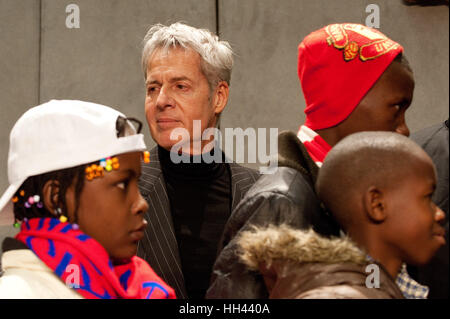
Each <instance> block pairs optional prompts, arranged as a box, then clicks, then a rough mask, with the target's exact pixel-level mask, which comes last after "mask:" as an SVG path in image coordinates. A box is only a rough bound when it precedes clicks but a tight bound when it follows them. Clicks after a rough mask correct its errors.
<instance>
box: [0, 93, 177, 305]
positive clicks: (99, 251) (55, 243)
mask: <svg viewBox="0 0 450 319" xmlns="http://www.w3.org/2000/svg"><path fill="white" fill-rule="evenodd" d="M132 121H137V120H135V119H132V118H126V117H125V115H123V114H122V113H120V112H118V111H116V110H114V109H112V108H110V107H107V106H104V105H99V104H94V103H88V102H83V101H69V100H64V101H56V100H52V101H50V102H48V103H44V104H42V105H39V106H36V107H34V108H31V109H29V110H28V111H27V112H25V113H24V114H23V115H22V116H21V118H20V119H19V120H18V121H17V122H16V124H15V125H14V127H13V129H12V131H11V135H10V150H9V157H8V177H9V182H10V186H9V187H8V189H7V190H6V192H5V193H4V194H3V196H2V197H1V199H0V214H8V213H9V214H12V213H14V218H15V223H14V226H15V227H20V232H19V233H18V234H17V236H16V237H15V239H13V238H6V239H5V240H4V242H3V252H4V253H3V256H2V268H3V273H2V275H1V277H0V298H144V299H149V298H152V299H154V298H175V294H174V291H173V289H172V288H171V287H169V286H167V285H166V284H165V283H164V282H163V281H162V279H161V278H159V277H158V276H157V275H156V274H155V272H154V271H153V270H152V268H151V267H150V266H149V265H148V264H147V263H146V262H145V261H144V260H142V259H140V258H139V257H137V256H136V251H137V245H138V241H139V240H140V239H141V238H142V237H143V234H144V232H143V230H144V228H145V227H146V225H147V222H146V221H145V220H144V217H143V216H144V213H145V212H146V210H147V208H148V205H147V203H146V201H145V200H144V199H143V197H142V196H141V194H140V193H139V189H138V179H139V176H140V174H141V160H142V158H144V159H145V160H148V152H144V151H145V149H146V146H145V143H144V139H143V135H142V134H139V133H140V127H141V125H140V122H139V121H137V122H139V123H138V124H139V128H138V129H136V128H135V127H134V125H133V124H132ZM144 154H145V155H144ZM20 223H21V225H20Z"/></svg>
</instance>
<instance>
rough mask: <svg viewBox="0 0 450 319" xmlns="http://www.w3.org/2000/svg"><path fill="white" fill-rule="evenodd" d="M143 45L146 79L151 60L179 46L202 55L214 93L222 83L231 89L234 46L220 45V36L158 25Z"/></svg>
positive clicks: (180, 25)
mask: <svg viewBox="0 0 450 319" xmlns="http://www.w3.org/2000/svg"><path fill="white" fill-rule="evenodd" d="M143 43H144V48H143V50H142V69H143V71H144V78H145V79H147V72H146V71H147V64H148V60H149V58H150V57H151V56H152V54H153V53H154V52H155V51H156V50H157V49H162V50H165V51H168V50H170V49H171V48H174V47H177V46H179V47H182V48H185V49H187V48H190V49H192V50H194V51H195V52H197V53H198V54H199V55H200V57H201V62H200V67H201V70H202V72H203V74H204V75H205V77H206V79H207V80H208V84H209V87H210V90H211V91H212V90H213V89H214V88H215V87H216V85H217V84H218V83H219V82H221V81H226V82H227V83H228V85H230V79H231V69H232V67H233V51H232V50H231V47H230V44H229V43H228V42H226V41H220V40H219V37H218V36H216V35H214V34H213V33H211V32H210V31H208V30H206V29H197V28H194V27H191V26H188V25H186V24H183V23H180V22H177V23H174V24H171V25H170V26H165V25H162V24H156V25H154V26H152V27H151V28H150V29H149V30H148V32H147V34H146V35H145V37H144V41H143Z"/></svg>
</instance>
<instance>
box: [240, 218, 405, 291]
mask: <svg viewBox="0 0 450 319" xmlns="http://www.w3.org/2000/svg"><path fill="white" fill-rule="evenodd" d="M239 245H240V247H241V251H240V258H241V260H242V261H243V263H244V264H246V265H247V267H248V268H249V271H257V272H259V273H260V274H262V276H263V278H264V282H265V284H266V287H267V289H268V291H269V298H283V299H285V298H286V299H344V298H345V299H367V298H369V299H379V298H381V299H397V298H398V299H402V298H403V295H402V293H401V291H400V290H399V288H398V287H397V285H396V284H395V281H394V280H393V279H392V277H391V276H390V275H389V274H388V273H387V272H386V270H385V269H384V268H383V266H381V265H379V264H375V265H377V266H378V269H379V283H380V284H379V288H369V287H368V286H367V285H366V281H368V276H369V275H370V274H372V273H373V271H370V270H368V271H367V272H366V267H367V266H368V265H369V264H370V262H368V261H367V260H366V254H365V253H364V252H363V251H361V250H360V249H359V248H358V247H357V246H356V245H355V244H354V243H353V242H352V241H351V240H350V239H349V238H333V239H329V238H325V237H321V236H319V235H318V234H317V233H315V232H314V231H313V230H309V231H303V230H298V229H293V228H290V227H288V226H286V225H283V226H271V227H269V228H264V229H263V228H255V229H254V230H253V231H247V232H244V233H243V234H242V235H241V237H240V238H239ZM372 264H373V263H372ZM369 283H373V281H371V280H370V279H369ZM369 286H370V285H369Z"/></svg>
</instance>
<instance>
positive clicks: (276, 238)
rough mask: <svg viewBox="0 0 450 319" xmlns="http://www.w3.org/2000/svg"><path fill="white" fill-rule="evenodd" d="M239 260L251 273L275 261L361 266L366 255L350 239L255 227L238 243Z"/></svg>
mask: <svg viewBox="0 0 450 319" xmlns="http://www.w3.org/2000/svg"><path fill="white" fill-rule="evenodd" d="M238 244H239V246H240V258H241V260H242V262H243V263H244V264H245V265H247V266H248V268H249V269H251V270H258V269H260V266H261V265H262V264H264V265H265V266H266V267H270V265H271V264H272V263H273V262H274V261H283V262H289V263H296V264H301V263H328V264H335V263H354V264H364V263H365V261H366V254H365V253H364V252H363V251H362V250H360V249H359V248H358V247H357V246H356V244H354V243H353V242H352V241H351V240H350V238H348V237H344V238H325V237H322V236H320V235H319V234H317V233H316V232H314V231H313V230H312V229H310V230H307V231H305V230H299V229H293V228H291V227H289V226H286V225H281V226H273V225H272V226H269V227H267V228H258V227H254V228H253V230H251V231H246V232H243V233H242V234H241V236H240V238H239V240H238Z"/></svg>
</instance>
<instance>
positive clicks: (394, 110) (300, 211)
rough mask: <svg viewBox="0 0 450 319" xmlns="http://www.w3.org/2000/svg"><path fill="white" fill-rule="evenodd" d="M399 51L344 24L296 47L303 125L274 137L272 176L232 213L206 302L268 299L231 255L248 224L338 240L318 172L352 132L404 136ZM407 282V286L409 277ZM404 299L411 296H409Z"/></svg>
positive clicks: (404, 77) (406, 85) (406, 87)
mask: <svg viewBox="0 0 450 319" xmlns="http://www.w3.org/2000/svg"><path fill="white" fill-rule="evenodd" d="M402 53H403V48H402V46H401V45H400V44H398V43H396V42H394V41H392V40H391V39H389V38H387V37H386V36H385V35H384V34H382V33H381V32H379V31H377V30H375V29H371V28H368V27H365V26H363V25H359V24H350V23H345V24H332V25H328V26H326V27H324V28H321V29H320V30H317V31H315V32H313V33H311V34H309V35H308V36H307V37H306V38H305V39H304V40H303V41H302V42H301V43H300V45H299V55H298V75H299V79H300V83H301V86H302V90H303V94H304V97H305V101H306V109H305V113H306V121H305V123H304V125H302V126H301V127H300V130H299V132H298V134H297V135H296V134H294V133H292V132H282V133H280V135H279V136H278V148H279V150H278V166H279V167H278V170H277V171H276V173H274V174H273V175H265V176H263V177H261V178H260V179H259V181H258V182H257V183H256V184H254V185H253V187H252V188H251V189H250V190H249V191H248V192H247V194H246V196H245V197H244V198H243V199H242V201H241V202H240V203H239V204H238V206H237V207H236V209H235V210H234V212H233V213H232V215H231V217H230V219H229V221H228V223H227V226H226V227H225V231H224V234H223V236H222V240H221V242H220V244H221V245H222V246H221V247H220V248H221V251H220V254H219V255H218V258H217V260H216V263H215V265H214V268H213V274H212V280H211V286H210V288H209V290H208V293H207V296H206V297H207V298H267V297H268V293H267V290H266V288H265V285H264V282H263V279H262V277H261V276H258V275H257V274H256V273H252V272H249V271H248V270H247V269H246V266H245V265H244V264H243V263H242V262H241V261H240V260H239V257H238V256H239V254H238V249H239V248H238V244H237V239H238V238H239V236H237V235H239V234H240V233H241V232H243V231H245V230H249V229H250V228H251V227H252V226H267V225H269V224H275V225H279V224H287V225H289V226H291V227H293V228H297V229H307V228H311V227H312V228H313V229H314V230H315V231H316V232H317V233H319V234H321V235H322V236H338V235H339V234H340V230H341V228H340V226H339V225H338V223H337V222H336V221H335V220H334V218H333V217H331V215H330V214H329V212H327V210H326V208H325V206H324V205H323V204H322V203H321V202H320V200H319V199H318V197H317V195H316V193H315V191H314V184H315V182H316V178H317V174H318V170H319V167H320V166H321V164H322V162H323V160H324V159H325V156H326V155H327V153H328V151H329V150H330V149H331V148H332V147H333V146H334V145H335V144H336V143H337V142H339V141H340V140H341V139H343V138H344V137H346V136H347V135H350V134H352V133H355V132H361V131H391V132H397V133H400V134H403V135H406V136H408V135H409V130H408V127H407V126H406V123H405V112H406V110H407V108H408V107H409V105H410V104H411V101H412V96H413V90H414V79H413V74H412V71H411V69H410V67H409V65H408V63H407V62H406V59H405V58H404V57H403V55H402ZM402 278H403V277H402ZM403 279H404V278H403ZM407 283H408V284H409V285H411V282H410V281H409V278H407ZM412 284H413V285H414V286H415V287H416V283H412ZM417 287H418V289H417V290H420V291H423V290H422V287H420V285H417ZM400 288H402V287H400ZM419 295H420V296H423V294H419ZM409 296H414V297H418V296H417V295H416V290H414V291H410V292H409V295H407V297H409Z"/></svg>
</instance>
